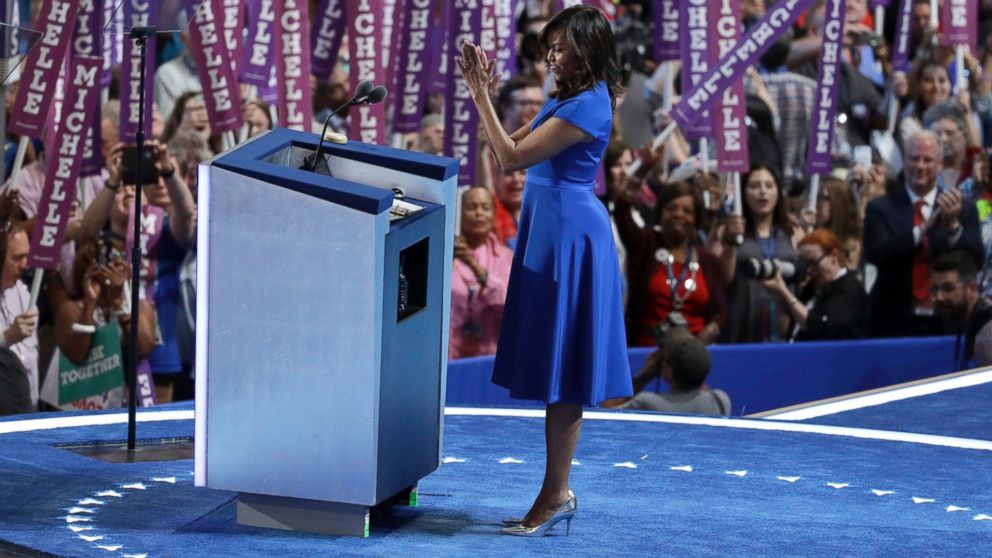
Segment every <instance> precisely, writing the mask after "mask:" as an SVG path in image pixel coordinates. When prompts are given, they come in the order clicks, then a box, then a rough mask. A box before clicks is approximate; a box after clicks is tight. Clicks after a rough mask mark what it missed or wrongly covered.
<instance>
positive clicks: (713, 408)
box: [618, 335, 731, 416]
mask: <svg viewBox="0 0 992 558" xmlns="http://www.w3.org/2000/svg"><path fill="white" fill-rule="evenodd" d="M711 366H712V359H711V358H710V353H709V351H708V350H707V349H706V345H705V344H704V343H703V342H702V341H700V340H698V339H696V338H694V337H693V336H691V335H677V336H674V337H673V338H672V339H671V340H670V341H669V342H668V343H666V345H665V348H664V349H660V350H658V351H655V352H653V353H651V355H649V356H648V358H647V360H646V361H645V362H644V366H643V367H642V368H641V370H640V371H639V372H638V373H637V375H636V376H635V378H634V393H635V395H634V397H632V398H630V399H629V400H627V401H626V402H624V403H622V404H620V405H619V406H618V408H620V409H630V410H641V411H662V412H668V413H686V414H694V415H718V416H729V415H730V409H731V407H730V397H729V396H728V395H727V393H726V392H724V391H723V390H721V389H710V387H709V386H707V385H706V378H707V376H709V373H710V368H711ZM657 378H661V379H662V380H664V381H665V382H666V383H667V384H668V388H669V391H668V393H655V392H653V391H644V388H645V387H646V386H647V384H648V383H649V382H651V381H652V380H655V379H657Z"/></svg>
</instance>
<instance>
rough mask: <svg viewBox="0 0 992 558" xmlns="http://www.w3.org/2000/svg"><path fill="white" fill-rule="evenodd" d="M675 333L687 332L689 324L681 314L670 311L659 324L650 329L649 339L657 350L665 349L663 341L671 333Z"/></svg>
mask: <svg viewBox="0 0 992 558" xmlns="http://www.w3.org/2000/svg"><path fill="white" fill-rule="evenodd" d="M676 331H683V332H687V331H689V322H688V321H687V320H686V319H685V316H683V315H682V313H681V312H678V311H675V310H672V311H671V312H669V313H668V317H666V318H665V319H664V320H663V321H662V322H661V323H659V324H657V325H655V326H654V327H652V328H651V337H654V342H655V343H657V344H658V348H659V349H664V348H665V341H666V340H667V339H668V337H669V336H670V334H671V333H673V332H676Z"/></svg>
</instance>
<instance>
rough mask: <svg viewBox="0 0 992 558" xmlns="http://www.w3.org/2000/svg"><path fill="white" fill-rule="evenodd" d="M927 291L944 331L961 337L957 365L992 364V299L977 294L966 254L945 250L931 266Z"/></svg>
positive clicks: (975, 272) (975, 277) (974, 271)
mask: <svg viewBox="0 0 992 558" xmlns="http://www.w3.org/2000/svg"><path fill="white" fill-rule="evenodd" d="M930 291H931V293H932V296H933V300H934V307H935V310H936V312H937V315H938V316H940V319H941V321H942V322H943V324H944V331H945V333H955V334H957V335H958V336H959V341H960V338H961V337H964V347H963V350H962V348H961V346H960V342H959V343H958V344H956V345H955V347H956V349H955V360H956V363H955V364H956V365H957V366H958V368H959V369H964V368H968V367H970V366H971V365H972V359H974V363H973V364H974V365H975V366H987V365H989V364H992V300H989V299H988V298H985V297H982V296H980V295H979V294H978V270H977V268H976V267H975V262H974V261H972V259H971V257H969V256H968V254H965V253H964V252H961V251H953V252H948V253H946V254H943V255H941V256H940V257H939V258H937V259H935V260H934V262H933V265H932V266H931V267H930Z"/></svg>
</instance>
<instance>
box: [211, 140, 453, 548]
mask: <svg viewBox="0 0 992 558" xmlns="http://www.w3.org/2000/svg"><path fill="white" fill-rule="evenodd" d="M316 147H317V136H315V135H313V134H307V133H303V132H296V131H292V130H286V129H276V130H273V131H270V132H267V133H265V134H262V135H260V136H257V137H255V138H253V139H252V140H250V141H248V142H246V143H243V144H241V145H239V146H237V147H235V148H233V149H231V150H229V151H227V152H225V153H223V154H221V155H219V156H217V157H216V158H214V159H212V160H210V161H207V162H205V163H202V164H201V165H200V167H199V169H198V184H199V186H198V211H199V219H198V226H199V233H198V240H197V317H196V325H197V327H196V330H197V331H196V336H197V347H196V403H195V407H196V420H195V444H194V445H195V463H194V481H195V484H196V486H205V487H209V488H215V489H221V490H231V491H235V492H238V493H239V496H238V503H237V508H238V509H237V515H238V522H239V523H242V524H247V525H254V526H263V527H274V528H283V529H298V530H306V531H316V532H322V533H331V534H345V535H357V536H368V529H369V523H368V517H369V513H368V512H369V508H371V507H373V506H376V505H379V504H381V503H383V502H385V501H387V500H395V499H396V498H407V499H409V500H407V501H410V500H415V498H416V485H417V482H418V481H419V480H420V479H421V478H423V477H424V476H426V475H428V474H430V473H431V472H432V471H434V470H435V469H436V468H437V467H438V466H439V464H440V451H441V432H442V421H443V419H444V413H443V404H444V394H445V371H446V365H447V353H448V312H449V306H450V293H451V288H450V287H451V285H450V281H451V265H452V250H453V235H454V223H455V190H456V184H455V182H456V179H457V170H458V161H457V160H455V159H450V158H444V157H437V156H431V155H425V154H420V153H414V152H409V151H402V150H397V149H391V148H388V147H381V146H376V145H366V144H361V143H348V144H345V145H338V144H330V145H328V144H325V150H324V153H326V156H325V157H324V159H325V161H326V167H325V166H324V162H322V161H321V162H318V165H317V168H318V170H321V169H325V168H326V169H329V171H330V174H331V175H330V176H328V175H326V174H319V173H315V172H310V171H308V170H302V169H301V166H302V165H303V162H304V158H305V157H306V156H308V155H310V154H311V153H313V152H314V150H315V149H316ZM325 172H326V171H325Z"/></svg>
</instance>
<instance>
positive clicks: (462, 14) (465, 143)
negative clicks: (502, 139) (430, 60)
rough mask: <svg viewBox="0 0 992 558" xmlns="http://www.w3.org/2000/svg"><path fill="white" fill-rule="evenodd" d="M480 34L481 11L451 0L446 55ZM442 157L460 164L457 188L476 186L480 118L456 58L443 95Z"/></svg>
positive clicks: (460, 0) (461, 0) (466, 2)
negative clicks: (449, 158) (451, 158)
mask: <svg viewBox="0 0 992 558" xmlns="http://www.w3.org/2000/svg"><path fill="white" fill-rule="evenodd" d="M481 31H482V10H480V9H479V8H478V5H477V4H476V3H475V2H474V1H473V0H454V3H453V5H452V7H451V29H449V30H448V38H449V44H448V46H449V48H450V49H451V50H450V51H449V52H452V53H454V52H459V48H460V47H459V45H461V44H462V42H463V41H470V42H473V43H477V42H478V40H479V35H480V33H481ZM444 107H445V108H444V132H445V133H444V154H445V155H447V156H449V157H454V158H455V159H458V161H459V168H458V185H459V186H471V185H472V184H474V183H475V163H476V159H477V152H478V141H477V139H478V135H479V115H478V113H477V112H476V111H475V107H474V106H473V104H472V95H471V94H470V93H469V90H468V86H467V85H465V80H464V79H462V75H461V72H459V71H458V70H457V69H456V67H455V57H454V56H449V57H448V87H447V90H446V91H445V96H444Z"/></svg>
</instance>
